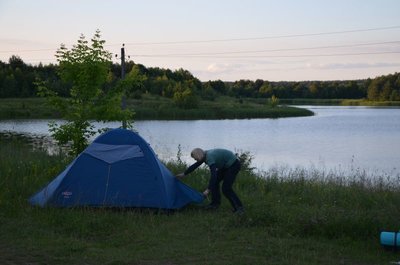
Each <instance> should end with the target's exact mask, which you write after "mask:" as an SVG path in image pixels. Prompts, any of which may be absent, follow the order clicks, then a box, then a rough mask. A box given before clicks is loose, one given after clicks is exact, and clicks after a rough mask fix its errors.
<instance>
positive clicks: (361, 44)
mask: <svg viewBox="0 0 400 265" xmlns="http://www.w3.org/2000/svg"><path fill="white" fill-rule="evenodd" d="M398 43H400V41H386V42H373V43H359V44H347V45H329V46H316V47H303V48H286V49H267V50H248V51H230V52H207V53H177V54H134V55H132V56H135V57H186V56H188V57H190V56H202V55H204V56H213V55H226V54H245V53H264V52H283V51H302V50H319V49H332V48H350V47H362V46H374V45H386V44H398Z"/></svg>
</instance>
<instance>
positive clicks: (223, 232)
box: [0, 138, 400, 265]
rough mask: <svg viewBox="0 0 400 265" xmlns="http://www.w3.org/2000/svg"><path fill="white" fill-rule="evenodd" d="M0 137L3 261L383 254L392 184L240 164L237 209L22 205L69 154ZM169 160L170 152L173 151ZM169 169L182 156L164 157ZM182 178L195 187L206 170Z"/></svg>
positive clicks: (341, 258)
mask: <svg viewBox="0 0 400 265" xmlns="http://www.w3.org/2000/svg"><path fill="white" fill-rule="evenodd" d="M1 141H2V144H1V145H0V157H1V158H2V159H0V176H1V183H0V184H1V185H0V229H1V231H2V233H1V236H0V260H2V261H3V262H4V263H5V264H55V265H57V264H232V262H234V263H235V264H282V265H285V264H288V265H289V264H290V265H291V264H307V265H310V264H332V265H333V264H335V265H336V264H389V263H390V262H392V261H397V260H398V256H397V254H395V253H393V252H392V251H386V250H384V249H383V248H382V247H381V246H380V244H379V232H380V231H381V230H398V220H399V219H400V212H399V211H397V210H396V209H397V208H398V202H399V201H400V192H399V191H400V188H399V186H398V185H394V184H393V183H384V182H382V183H377V184H374V185H371V184H370V183H369V182H368V181H366V180H365V179H364V178H363V176H362V175H360V176H353V178H349V181H343V179H341V178H338V177H337V176H335V175H326V174H324V173H323V172H316V171H314V172H313V171H308V170H302V169H295V170H292V171H291V172H290V173H289V174H288V175H282V173H281V172H277V171H273V170H271V171H268V172H265V173H264V175H262V176H260V175H256V174H254V173H252V172H251V171H246V170H243V171H242V172H241V173H240V175H239V176H238V179H237V182H236V184H235V187H234V188H235V189H236V191H237V192H238V194H239V195H240V196H241V198H242V200H243V202H244V204H245V206H246V211H247V212H246V214H245V215H244V216H235V215H233V214H232V213H231V212H230V209H229V204H228V203H227V201H226V200H225V199H223V204H222V207H221V209H219V210H218V211H217V212H206V211H203V210H201V208H200V207H199V206H196V205H192V206H189V207H187V208H185V209H182V210H180V211H178V212H175V213H173V214H168V215H167V214H165V213H156V212H153V211H138V210H126V211H125V210H122V209H121V210H118V211H111V210H105V209H103V210H102V209H97V210H93V209H89V208H87V209H54V208H34V207H31V206H30V205H29V204H28V202H27V199H28V198H29V197H30V196H31V195H32V194H34V193H35V192H36V191H37V190H39V189H40V188H41V187H42V186H43V185H45V184H46V183H47V182H48V181H49V180H51V179H53V178H54V176H56V175H57V174H58V173H60V172H61V171H62V170H63V169H64V168H65V166H66V165H67V164H68V163H69V161H70V158H67V157H65V156H63V155H60V156H48V155H47V153H46V152H42V151H38V150H36V151H34V150H32V149H31V148H30V147H28V146H27V145H25V144H24V143H23V142H21V141H20V140H18V139H15V138H11V139H10V138H8V139H7V141H5V140H4V139H1ZM176 160H177V159H176ZM167 166H168V168H170V169H171V171H172V172H174V173H176V172H181V171H182V169H183V168H184V167H185V165H182V164H179V163H178V162H176V161H175V162H174V161H172V162H171V163H168V164H167ZM192 174H193V175H191V177H190V178H187V179H185V182H186V183H187V184H189V185H190V186H192V187H194V188H196V189H198V190H202V189H204V187H205V186H206V184H207V180H208V178H207V177H206V176H207V175H208V172H207V171H206V170H199V171H196V172H194V173H192Z"/></svg>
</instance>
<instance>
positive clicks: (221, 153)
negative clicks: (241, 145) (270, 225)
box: [177, 148, 244, 214]
mask: <svg viewBox="0 0 400 265" xmlns="http://www.w3.org/2000/svg"><path fill="white" fill-rule="evenodd" d="M190 155H191V157H192V158H193V159H194V160H196V161H197V162H196V163H194V164H193V165H191V166H190V167H188V168H187V169H186V171H185V172H184V173H180V174H178V175H177V177H178V178H183V177H185V176H186V175H188V174H190V173H191V172H193V171H194V170H195V169H197V168H198V167H199V166H200V165H201V164H203V163H206V164H207V165H208V166H209V167H210V173H211V177H210V181H209V184H208V188H207V189H206V190H205V191H204V192H203V194H204V196H207V195H208V194H209V193H210V192H211V203H210V204H209V205H208V206H206V208H207V209H217V208H218V207H219V205H220V204H221V192H220V189H219V184H220V182H221V181H223V184H222V193H223V194H224V195H225V197H226V198H227V199H228V200H229V202H230V203H231V205H232V207H233V212H234V213H238V214H242V213H244V209H243V205H242V202H241V201H240V199H239V197H238V196H237V195H236V193H235V192H234V191H233V189H232V185H233V182H234V181H235V179H236V176H237V174H238V173H239V171H240V161H239V159H238V158H237V157H236V155H235V154H234V153H233V152H231V151H229V150H226V149H210V150H206V151H204V150H202V149H201V148H195V149H193V151H192V152H191V154H190Z"/></svg>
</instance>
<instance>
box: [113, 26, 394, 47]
mask: <svg viewBox="0 0 400 265" xmlns="http://www.w3.org/2000/svg"><path fill="white" fill-rule="evenodd" d="M399 28H400V26H391V27H380V28H369V29H356V30H343V31H328V32H319V33H305V34H292V35H279V36H264V37H253V38H231V39H211V40H185V41H165V42H131V43H125V45H127V46H128V45H164V44H191V43H212V42H233V41H251V40H266V39H283V38H297V37H309V36H322V35H335V34H348V33H356V32H368V31H380V30H390V29H399ZM113 45H117V44H109V45H108V46H113Z"/></svg>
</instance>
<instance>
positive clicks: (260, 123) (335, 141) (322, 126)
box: [0, 106, 400, 176]
mask: <svg viewBox="0 0 400 265" xmlns="http://www.w3.org/2000/svg"><path fill="white" fill-rule="evenodd" d="M301 107H304V108H307V109H310V110H312V111H314V112H315V114H316V115H315V116H311V117H297V118H281V119H247V120H195V121H137V122H135V124H134V127H135V130H136V131H138V132H139V134H140V135H141V136H142V137H144V138H145V139H146V140H147V141H148V142H149V144H150V145H151V146H152V147H153V149H154V150H155V152H156V153H157V154H158V156H159V157H160V158H161V159H163V160H171V159H176V157H177V153H178V150H180V151H181V153H182V160H183V161H185V162H189V163H191V162H193V160H192V159H191V158H190V155H189V154H190V151H191V150H192V149H193V148H195V147H201V148H203V149H209V148H215V147H222V148H228V149H231V150H234V151H237V152H250V154H251V155H252V156H253V166H254V167H256V168H257V169H258V170H261V171H267V170H269V169H270V168H273V167H290V168H295V167H301V168H316V169H320V170H324V171H326V170H328V171H329V170H334V171H335V170H338V171H342V172H343V171H344V172H346V171H355V170H362V171H363V170H365V171H367V172H372V173H373V174H381V173H382V174H386V175H390V176H398V175H399V174H400V168H399V162H400V108H390V107H387V108H382V107H380V108H375V107H347V106H301ZM47 123H48V120H12V121H11V120H4V121H0V132H1V131H3V132H4V131H9V132H16V133H23V134H30V135H48V134H49V133H48V127H47ZM96 126H97V127H98V128H100V127H118V126H120V124H119V123H106V124H96Z"/></svg>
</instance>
